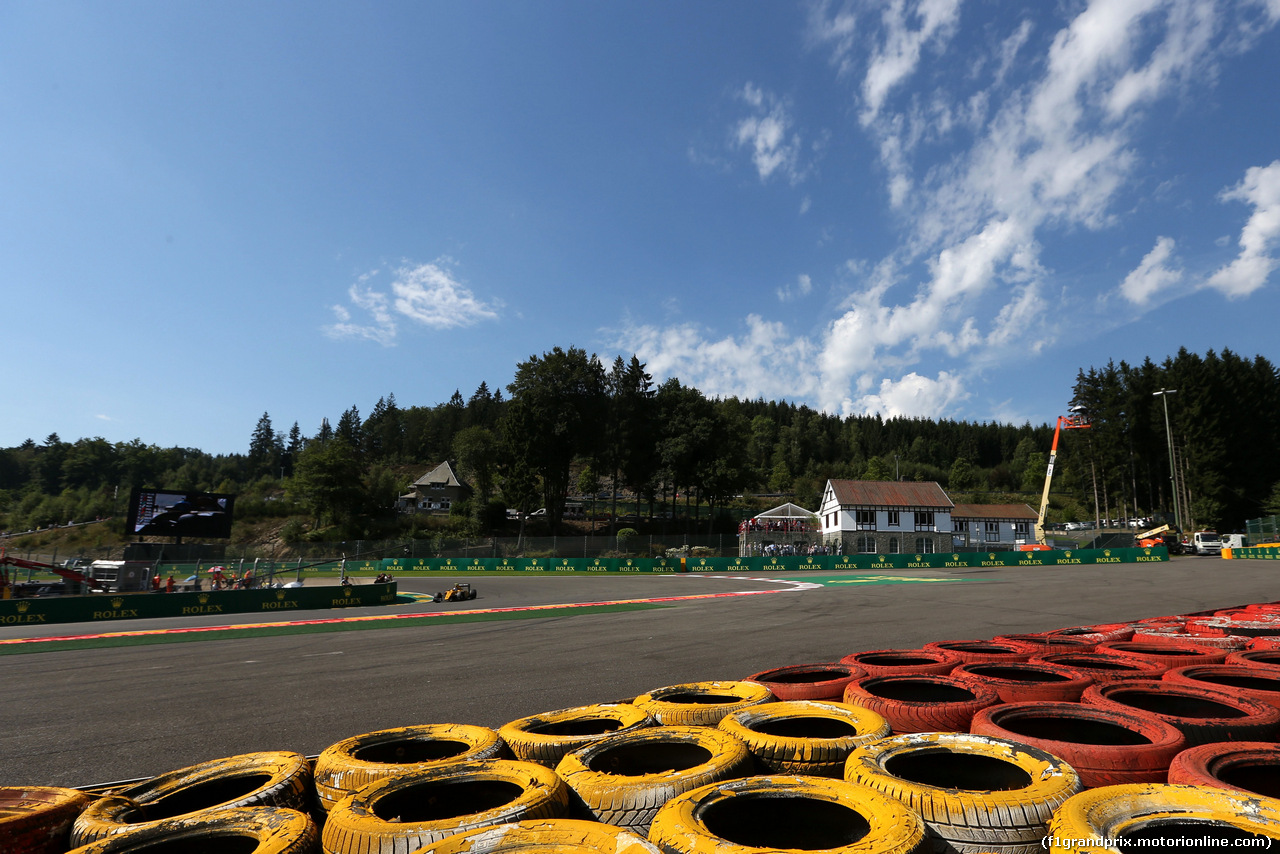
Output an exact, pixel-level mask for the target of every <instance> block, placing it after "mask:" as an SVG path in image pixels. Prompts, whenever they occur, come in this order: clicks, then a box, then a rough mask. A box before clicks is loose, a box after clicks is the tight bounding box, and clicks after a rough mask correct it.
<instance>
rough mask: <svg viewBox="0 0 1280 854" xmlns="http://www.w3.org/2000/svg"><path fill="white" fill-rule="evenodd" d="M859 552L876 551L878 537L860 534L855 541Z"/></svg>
mask: <svg viewBox="0 0 1280 854" xmlns="http://www.w3.org/2000/svg"><path fill="white" fill-rule="evenodd" d="M855 545H856V546H857V550H858V554H863V555H869V554H875V552H876V538H875V537H873V536H871V535H870V534H859V535H858V539H857V540H856V541H855Z"/></svg>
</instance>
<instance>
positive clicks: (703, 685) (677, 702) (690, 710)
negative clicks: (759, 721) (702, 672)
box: [633, 682, 774, 727]
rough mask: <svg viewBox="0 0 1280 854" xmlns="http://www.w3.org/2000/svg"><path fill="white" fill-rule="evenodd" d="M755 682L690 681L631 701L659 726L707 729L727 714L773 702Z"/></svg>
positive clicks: (766, 690)
mask: <svg viewBox="0 0 1280 854" xmlns="http://www.w3.org/2000/svg"><path fill="white" fill-rule="evenodd" d="M773 699H774V697H773V694H771V693H769V689H768V688H766V687H765V686H763V685H761V684H760V683H758V682H689V683H687V684H684V685H670V686H668V687H666V688H658V689H657V690H655V691H650V692H649V693H647V694H641V695H640V696H639V697H636V698H635V700H634V701H633V702H634V704H635V705H636V706H639V707H640V708H641V709H644V710H645V711H646V712H648V713H649V714H650V715H652V716H653V718H654V720H656V721H657V722H658V723H659V724H661V725H662V726H709V727H713V726H715V725H716V724H718V723H720V719H721V718H723V717H724V716H725V715H727V714H729V713H730V712H736V711H738V709H745V708H746V707H747V706H754V705H757V704H759V703H768V702H770V701H771V700H773Z"/></svg>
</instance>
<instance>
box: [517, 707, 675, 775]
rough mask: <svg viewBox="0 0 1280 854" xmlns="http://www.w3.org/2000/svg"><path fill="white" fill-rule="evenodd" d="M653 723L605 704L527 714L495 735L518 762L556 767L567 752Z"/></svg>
mask: <svg viewBox="0 0 1280 854" xmlns="http://www.w3.org/2000/svg"><path fill="white" fill-rule="evenodd" d="M656 724H657V721H655V720H654V719H653V717H652V716H651V715H649V713H648V712H646V711H645V710H644V709H641V708H639V707H638V706H633V705H631V704H629V703H604V704H598V705H594V706H579V707H577V708H573V709H560V710H558V711H554V712H543V713H542V714H538V715H529V716H528V717H524V718H520V719H519V720H514V721H511V722H510V723H508V724H504V725H503V726H502V727H500V728H499V729H498V735H499V736H501V738H502V740H503V741H504V742H506V744H507V746H508V747H509V748H510V749H511V752H512V753H514V754H515V756H516V758H517V759H521V760H523V761H525V762H537V763H538V764H539V765H545V766H547V767H548V768H555V767H556V765H558V764H560V760H561V759H563V758H564V755H565V754H566V753H570V752H572V751H574V750H577V749H579V748H581V747H585V746H586V745H588V744H590V743H591V742H593V741H599V740H600V739H602V738H605V737H606V736H610V735H616V734H618V733H624V732H634V731H636V730H638V729H646V728H648V727H651V726H655V725H656Z"/></svg>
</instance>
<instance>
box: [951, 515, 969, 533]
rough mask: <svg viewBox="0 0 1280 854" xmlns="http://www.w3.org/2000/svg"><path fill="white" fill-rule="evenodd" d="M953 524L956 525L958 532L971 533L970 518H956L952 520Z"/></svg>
mask: <svg viewBox="0 0 1280 854" xmlns="http://www.w3.org/2000/svg"><path fill="white" fill-rule="evenodd" d="M952 525H953V526H954V527H955V531H956V533H957V534H967V533H969V520H968V519H955V520H954V521H953V522H952Z"/></svg>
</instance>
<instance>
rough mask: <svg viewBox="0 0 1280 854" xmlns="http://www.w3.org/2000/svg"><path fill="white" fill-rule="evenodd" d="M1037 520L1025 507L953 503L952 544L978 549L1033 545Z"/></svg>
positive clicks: (1034, 512)
mask: <svg viewBox="0 0 1280 854" xmlns="http://www.w3.org/2000/svg"><path fill="white" fill-rule="evenodd" d="M1038 518H1039V514H1037V513H1036V511H1034V510H1032V509H1031V508H1030V507H1029V506H1027V505H1026V504H957V505H956V506H955V508H954V509H953V510H952V511H951V525H952V527H953V529H954V532H955V544H956V545H957V546H975V547H977V548H980V549H987V548H994V547H996V546H997V545H1002V544H1003V545H1005V546H1012V545H1015V544H1017V543H1032V542H1035V536H1036V532H1035V528H1036V520H1037V519H1038Z"/></svg>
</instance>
